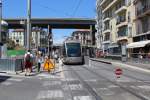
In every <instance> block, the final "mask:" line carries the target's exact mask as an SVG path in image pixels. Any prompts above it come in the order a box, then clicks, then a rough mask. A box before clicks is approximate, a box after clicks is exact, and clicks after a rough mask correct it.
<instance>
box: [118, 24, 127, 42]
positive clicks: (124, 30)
mask: <svg viewBox="0 0 150 100" xmlns="http://www.w3.org/2000/svg"><path fill="white" fill-rule="evenodd" d="M117 35H118V38H117V40H124V39H128V37H127V36H128V28H127V26H123V27H121V28H120V29H119V30H118V32H117Z"/></svg>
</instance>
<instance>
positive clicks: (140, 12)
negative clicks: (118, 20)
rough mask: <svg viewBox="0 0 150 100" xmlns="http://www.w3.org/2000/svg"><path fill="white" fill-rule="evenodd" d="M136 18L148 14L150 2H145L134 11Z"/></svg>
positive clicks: (149, 13)
mask: <svg viewBox="0 0 150 100" xmlns="http://www.w3.org/2000/svg"><path fill="white" fill-rule="evenodd" d="M136 15H137V18H141V17H144V16H145V15H150V4H146V5H144V6H143V7H141V8H140V9H137V11H136Z"/></svg>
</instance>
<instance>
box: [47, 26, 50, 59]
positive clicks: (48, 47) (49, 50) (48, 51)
mask: <svg viewBox="0 0 150 100" xmlns="http://www.w3.org/2000/svg"><path fill="white" fill-rule="evenodd" d="M49 28H50V27H49V25H48V30H47V33H48V56H50V50H49V49H50V31H49Z"/></svg>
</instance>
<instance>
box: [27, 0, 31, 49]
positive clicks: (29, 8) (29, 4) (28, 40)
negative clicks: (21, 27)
mask: <svg viewBox="0 0 150 100" xmlns="http://www.w3.org/2000/svg"><path fill="white" fill-rule="evenodd" d="M27 8H28V17H27V49H28V50H30V34H31V22H30V20H31V0H28V7H27Z"/></svg>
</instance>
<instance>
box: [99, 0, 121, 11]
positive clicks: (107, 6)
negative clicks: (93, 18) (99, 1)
mask: <svg viewBox="0 0 150 100" xmlns="http://www.w3.org/2000/svg"><path fill="white" fill-rule="evenodd" d="M106 1H107V0H106ZM117 1H118V0H111V1H110V2H109V3H107V4H105V6H104V7H103V10H102V12H103V13H104V12H105V11H107V10H108V9H109V8H111V7H112V6H113V5H114V4H116V3H117ZM107 2H108V1H107Z"/></svg>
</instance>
